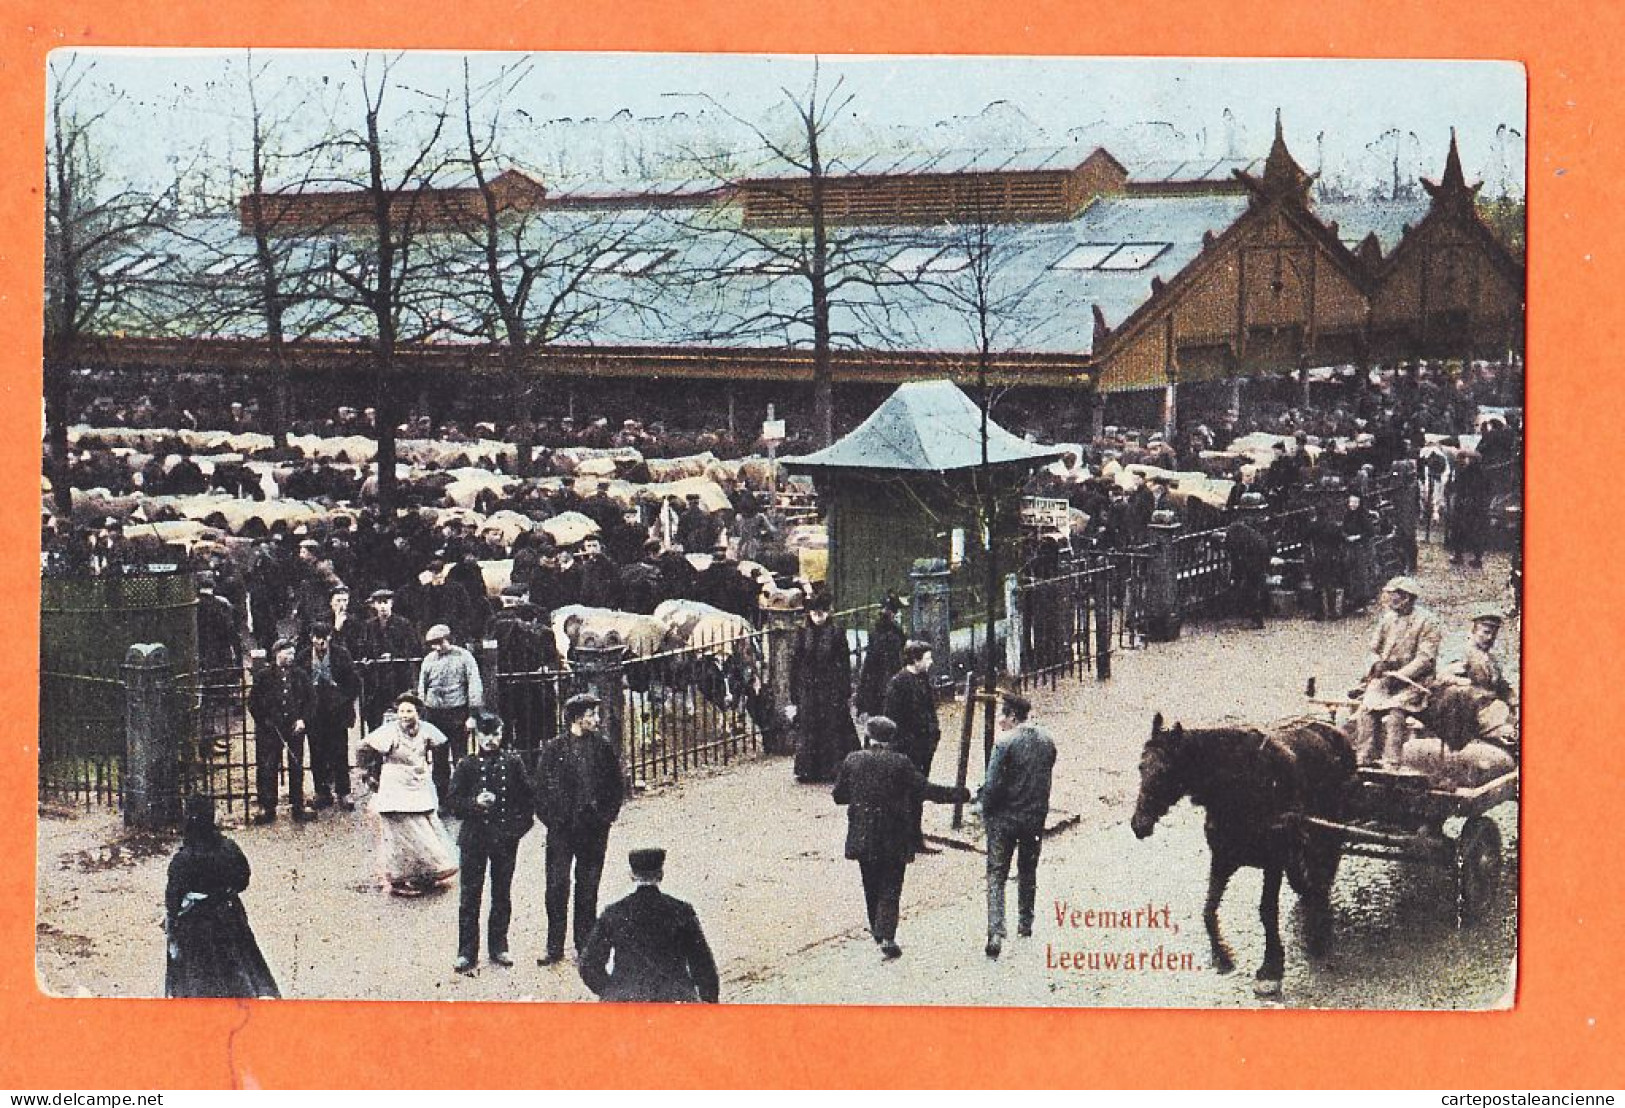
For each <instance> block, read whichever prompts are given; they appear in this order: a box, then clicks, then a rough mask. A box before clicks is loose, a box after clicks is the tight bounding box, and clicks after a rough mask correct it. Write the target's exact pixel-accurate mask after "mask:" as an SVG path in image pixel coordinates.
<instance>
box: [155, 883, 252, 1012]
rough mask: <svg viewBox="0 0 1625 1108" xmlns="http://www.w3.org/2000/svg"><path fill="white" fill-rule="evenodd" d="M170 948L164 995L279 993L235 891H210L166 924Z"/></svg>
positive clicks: (232, 995) (233, 995) (219, 995)
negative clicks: (232, 893) (223, 893)
mask: <svg viewBox="0 0 1625 1108" xmlns="http://www.w3.org/2000/svg"><path fill="white" fill-rule="evenodd" d="M168 954H169V957H168V960H167V965H166V967H165V973H164V995H165V996H172V997H191V996H215V997H221V996H224V997H276V996H280V995H281V993H280V992H278V990H277V987H276V980H275V979H274V978H273V977H272V976H271V969H270V967H269V966H267V965H266V964H265V956H264V955H263V954H261V953H260V947H259V943H258V942H256V941H255V940H254V931H253V929H252V928H250V927H249V926H248V913H247V912H245V911H244V910H243V904H242V901H240V900H238V899H237V897H235V896H215V897H211V898H210V899H209V900H208V901H206V902H204V903H203V904H200V905H198V906H196V907H193V908H190V909H188V910H187V911H185V912H184V913H182V914H181V916H180V917H179V918H177V919H176V920H174V921H173V922H172V923H171V924H170V927H169V950H168Z"/></svg>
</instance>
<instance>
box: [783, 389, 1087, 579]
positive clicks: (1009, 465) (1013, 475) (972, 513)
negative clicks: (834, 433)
mask: <svg viewBox="0 0 1625 1108" xmlns="http://www.w3.org/2000/svg"><path fill="white" fill-rule="evenodd" d="M985 426H986V437H987V454H986V466H985V472H986V475H987V481H986V484H985V485H984V484H983V472H984V464H983V449H982V438H983V427H984V421H983V415H982V410H981V409H980V408H978V407H977V406H976V404H975V403H974V402H973V401H972V400H971V399H970V397H968V396H966V395H965V394H964V393H963V392H961V391H960V389H959V388H958V387H957V386H956V385H954V384H953V383H952V382H951V381H918V382H912V383H909V384H905V385H901V386H899V387H898V389H897V391H896V392H894V393H892V395H891V396H890V397H888V398H887V400H886V401H885V402H884V403H883V404H881V405H880V407H878V408H876V409H875V410H874V412H873V413H872V414H870V416H869V418H868V419H866V420H864V421H863V422H862V423H861V424H859V425H858V427H856V428H855V429H854V430H853V431H852V432H851V433H850V434H848V435H846V436H845V437H844V438H842V439H840V440H839V441H838V442H835V443H833V444H831V445H830V446H827V447H825V448H824V449H822V450H819V451H817V452H816V453H813V454H807V455H804V456H802V457H797V458H786V459H785V465H786V467H787V468H788V469H789V470H790V471H791V472H794V473H806V474H809V475H811V476H812V478H813V481H814V483H815V484H816V485H817V487H818V494H819V499H820V500H821V501H822V502H823V504H824V509H825V518H826V519H827V521H828V524H829V587H830V590H831V593H832V596H833V599H834V602H835V605H836V607H838V608H852V607H857V606H860V605H864V604H872V603H875V602H878V601H879V600H881V599H882V598H884V597H885V595H886V592H887V591H888V590H890V589H900V588H903V587H905V586H906V584H907V581H908V572H909V569H910V568H911V567H912V566H913V564H914V562H915V561H916V560H918V559H921V558H941V559H944V560H945V561H948V562H949V563H950V564H953V563H954V562H955V561H956V560H958V561H960V562H961V564H959V565H957V566H956V567H955V568H956V571H957V572H956V578H958V579H962V580H964V581H965V582H966V584H967V586H969V587H970V588H971V589H973V590H976V591H978V593H979V590H978V589H977V587H978V586H979V585H980V582H981V580H982V575H981V573H980V572H978V569H979V567H981V566H983V565H985V561H984V559H985V557H986V548H985V547H984V546H983V543H982V533H981V532H982V527H981V521H980V515H981V505H982V504H983V502H984V500H986V502H987V503H990V504H992V505H993V506H994V510H993V519H994V523H993V526H992V527H991V528H990V530H991V531H992V533H993V536H994V541H995V542H996V543H997V544H998V547H999V550H1000V557H999V563H1000V564H1001V565H1003V566H1007V567H1013V566H1014V565H1015V562H1014V561H1013V554H1014V545H1015V542H1016V539H1017V528H1016V524H1015V521H1016V518H1017V514H1018V506H1019V499H1020V489H1021V486H1022V484H1023V483H1024V482H1025V481H1026V479H1027V477H1028V476H1029V475H1030V474H1031V473H1032V472H1033V470H1035V469H1037V468H1038V467H1039V466H1041V465H1044V464H1046V463H1048V462H1050V461H1053V460H1054V459H1056V458H1058V457H1060V456H1061V454H1062V453H1064V451H1062V450H1059V449H1057V448H1055V447H1050V446H1039V445H1037V444H1034V443H1030V442H1027V441H1025V440H1024V439H1022V438H1020V437H1018V436H1016V435H1013V434H1011V433H1010V432H1009V431H1007V430H1005V429H1004V428H1003V427H1000V426H999V425H998V424H997V423H994V422H993V421H992V420H991V419H989V420H987V421H986V423H985ZM984 494H988V495H986V496H984ZM960 554H962V560H961V559H959V558H957V557H956V556H957V555H960Z"/></svg>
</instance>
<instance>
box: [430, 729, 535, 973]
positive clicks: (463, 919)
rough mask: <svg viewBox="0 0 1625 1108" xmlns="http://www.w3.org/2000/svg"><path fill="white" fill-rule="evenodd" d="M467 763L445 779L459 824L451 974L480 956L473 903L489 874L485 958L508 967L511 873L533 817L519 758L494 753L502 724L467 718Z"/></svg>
mask: <svg viewBox="0 0 1625 1108" xmlns="http://www.w3.org/2000/svg"><path fill="white" fill-rule="evenodd" d="M474 745H475V751H474V754H473V756H472V757H468V758H464V759H463V760H462V761H461V762H458V763H457V769H456V770H455V771H454V772H453V773H452V775H451V810H452V811H453V812H455V813H456V814H457V816H458V817H460V818H461V819H462V821H463V823H462V827H460V828H459V829H458V831H457V850H458V852H459V854H460V855H461V861H462V868H461V870H460V873H461V877H460V880H461V886H460V888H459V891H458V898H457V961H456V963H455V965H454V966H453V967H452V968H453V969H455V970H456V971H457V972H458V973H469V972H471V971H472V970H473V969H474V964H475V963H476V962H477V961H478V960H479V956H480V898H481V895H482V894H483V892H484V889H485V875H486V871H487V870H489V871H490V874H491V914H490V916H489V918H488V919H487V921H486V929H485V934H486V942H485V949H486V953H487V954H488V955H489V956H490V958H491V961H493V962H495V963H496V964H497V965H499V966H511V965H513V957H512V956H511V955H510V954H509V953H508V920H509V919H510V918H511V917H512V915H513V871H514V863H515V861H516V859H517V858H518V857H519V840H520V839H522V838H524V837H525V835H526V833H528V832H529V831H530V828H531V822H532V821H533V820H534V819H535V815H534V811H535V807H536V798H535V795H534V793H533V792H532V789H531V783H530V778H529V777H527V776H526V775H525V767H524V763H522V762H521V761H520V760H519V755H517V754H513V753H510V752H508V751H505V750H503V749H502V719H501V717H499V716H497V715H496V714H495V713H494V712H487V711H481V712H479V713H478V715H476V716H475V718H474Z"/></svg>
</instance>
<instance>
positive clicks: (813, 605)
mask: <svg viewBox="0 0 1625 1108" xmlns="http://www.w3.org/2000/svg"><path fill="white" fill-rule="evenodd" d="M829 604H830V601H829V593H827V592H815V593H813V594H812V595H811V596H809V597H808V598H807V611H809V612H827V611H829Z"/></svg>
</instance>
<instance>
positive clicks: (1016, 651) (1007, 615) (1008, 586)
mask: <svg viewBox="0 0 1625 1108" xmlns="http://www.w3.org/2000/svg"><path fill="white" fill-rule="evenodd" d="M1023 622H1024V621H1023V619H1022V613H1021V590H1020V589H1019V588H1018V587H1017V581H1016V575H1015V574H1013V573H1010V574H1006V575H1005V578H1004V672H1005V673H1006V674H1007V675H1008V676H1010V677H1019V676H1021V648H1022V645H1023V644H1024V643H1025V642H1026V628H1025V627H1024V626H1023Z"/></svg>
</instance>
